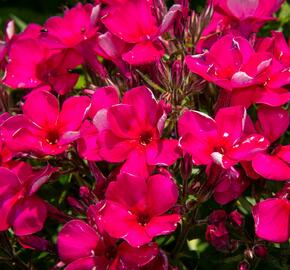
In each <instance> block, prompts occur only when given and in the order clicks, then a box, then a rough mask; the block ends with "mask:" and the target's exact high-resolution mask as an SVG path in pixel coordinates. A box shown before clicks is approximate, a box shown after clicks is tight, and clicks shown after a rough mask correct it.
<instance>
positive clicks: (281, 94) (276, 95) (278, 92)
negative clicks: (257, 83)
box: [255, 87, 290, 107]
mask: <svg viewBox="0 0 290 270" xmlns="http://www.w3.org/2000/svg"><path fill="white" fill-rule="evenodd" d="M289 100H290V93H289V91H288V90H287V89H284V88H276V89H271V88H267V87H264V88H263V89H261V90H260V91H259V92H257V94H256V96H255V102H256V103H262V104H266V105H269V106H274V107H277V106H281V105H284V104H285V103H287V102H289Z"/></svg>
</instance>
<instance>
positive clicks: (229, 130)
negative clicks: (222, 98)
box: [215, 106, 247, 144]
mask: <svg viewBox="0 0 290 270" xmlns="http://www.w3.org/2000/svg"><path fill="white" fill-rule="evenodd" d="M246 116H247V112H246V109H245V108H243V107H240V106H236V107H228V108H222V109H220V110H219V111H218V112H217V115H216V117H215V120H216V124H217V130H218V134H219V136H220V138H221V140H223V141H224V142H226V143H229V144H233V143H235V142H236V141H237V140H238V139H239V138H240V137H241V136H242V132H243V130H244V127H245V122H246Z"/></svg>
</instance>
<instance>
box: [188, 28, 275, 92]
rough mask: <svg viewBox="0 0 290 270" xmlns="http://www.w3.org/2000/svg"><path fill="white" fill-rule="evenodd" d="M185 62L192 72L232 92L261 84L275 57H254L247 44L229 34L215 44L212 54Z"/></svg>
mask: <svg viewBox="0 0 290 270" xmlns="http://www.w3.org/2000/svg"><path fill="white" fill-rule="evenodd" d="M220 52H227V55H226V56H225V55H224V54H221V53H220ZM185 61H186V64H187V65H188V67H189V69H190V70H191V71H192V72H194V73H196V74H198V75H200V76H202V77H203V78H204V79H206V80H208V81H210V82H213V83H215V84H217V85H218V86H220V87H222V88H225V89H227V90H232V89H234V88H243V87H247V86H250V85H257V84H259V83H261V79H262V80H263V78H260V77H261V75H262V74H263V72H264V71H265V70H266V69H267V67H268V66H269V65H270V64H271V61H272V55H271V54H270V53H260V54H258V53H255V51H254V49H253V48H252V46H251V45H250V43H249V41H248V40H246V39H245V38H243V37H234V36H233V35H232V34H229V35H226V36H224V37H222V38H221V39H220V40H218V41H217V42H215V43H214V45H213V46H212V47H211V48H210V50H209V51H206V52H204V53H202V54H197V55H192V56H187V57H186V59H185Z"/></svg>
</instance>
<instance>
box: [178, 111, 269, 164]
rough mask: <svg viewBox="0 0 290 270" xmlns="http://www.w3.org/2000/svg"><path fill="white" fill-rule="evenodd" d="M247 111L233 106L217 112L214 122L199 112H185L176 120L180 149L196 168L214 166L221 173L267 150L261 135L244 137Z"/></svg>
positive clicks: (246, 135)
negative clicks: (216, 165)
mask: <svg viewBox="0 0 290 270" xmlns="http://www.w3.org/2000/svg"><path fill="white" fill-rule="evenodd" d="M246 116H247V113H246V110H245V108H243V107H240V106H235V107H228V108H222V109H220V110H219V111H218V112H217V114H216V117H215V119H212V118H211V117H209V116H207V115H206V114H204V113H201V112H198V111H186V112H184V114H183V115H182V116H181V117H180V119H179V120H178V132H179V135H180V145H181V147H182V149H183V151H184V152H188V153H190V154H191V155H192V160H193V162H194V164H196V165H210V164H212V163H213V162H214V163H216V164H218V165H219V166H221V167H222V168H224V169H229V168H230V167H232V166H233V165H235V164H237V163H238V162H240V161H243V160H251V159H252V157H253V154H255V153H257V152H260V151H263V150H265V149H267V147H268V146H269V142H268V140H267V139H265V138H264V137H263V136H262V135H260V134H255V133H254V134H250V135H248V134H245V133H244V131H245V122H246Z"/></svg>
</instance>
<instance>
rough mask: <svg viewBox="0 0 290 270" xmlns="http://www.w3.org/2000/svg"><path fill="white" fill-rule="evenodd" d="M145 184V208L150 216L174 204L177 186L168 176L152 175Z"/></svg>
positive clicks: (164, 210)
mask: <svg viewBox="0 0 290 270" xmlns="http://www.w3.org/2000/svg"><path fill="white" fill-rule="evenodd" d="M147 185H148V191H147V205H148V206H147V209H148V211H149V214H150V215H151V216H159V215H161V214H164V213H165V212H166V211H168V210H169V209H170V208H172V207H173V206H174V205H175V204H176V202H177V198H178V188H177V185H176V184H175V183H174V182H173V180H172V179H170V178H169V177H166V176H164V175H161V174H156V175H153V176H151V177H149V178H148V180H147ZM160 187H162V188H160Z"/></svg>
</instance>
